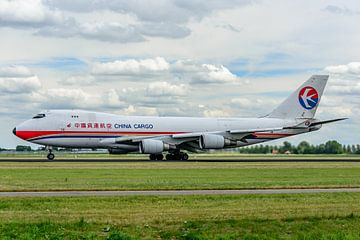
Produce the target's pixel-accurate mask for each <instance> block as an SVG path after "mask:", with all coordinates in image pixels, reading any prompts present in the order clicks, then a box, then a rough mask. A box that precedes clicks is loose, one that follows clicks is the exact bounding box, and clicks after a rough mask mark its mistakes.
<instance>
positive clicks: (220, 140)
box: [199, 134, 236, 149]
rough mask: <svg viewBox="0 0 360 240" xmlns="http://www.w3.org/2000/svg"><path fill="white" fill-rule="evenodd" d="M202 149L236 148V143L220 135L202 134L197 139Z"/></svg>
mask: <svg viewBox="0 0 360 240" xmlns="http://www.w3.org/2000/svg"><path fill="white" fill-rule="evenodd" d="M199 144H200V148H202V149H221V148H224V147H227V146H236V141H233V140H230V139H226V138H224V137H223V136H221V135H215V134H203V135H201V136H200V139H199Z"/></svg>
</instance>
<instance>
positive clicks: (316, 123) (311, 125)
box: [309, 118, 348, 127]
mask: <svg viewBox="0 0 360 240" xmlns="http://www.w3.org/2000/svg"><path fill="white" fill-rule="evenodd" d="M346 119H348V118H337V119H331V120H325V121H320V122H313V123H311V124H310V126H309V127H313V126H316V125H321V124H327V123H332V122H337V121H342V120H346Z"/></svg>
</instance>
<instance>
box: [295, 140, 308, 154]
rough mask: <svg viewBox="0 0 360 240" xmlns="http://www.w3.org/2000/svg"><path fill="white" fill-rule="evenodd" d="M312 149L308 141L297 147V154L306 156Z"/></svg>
mask: <svg viewBox="0 0 360 240" xmlns="http://www.w3.org/2000/svg"><path fill="white" fill-rule="evenodd" d="M310 148H311V146H310V144H309V143H308V142H307V141H302V142H301V143H299V145H298V146H297V152H298V153H299V154H305V153H308V152H309V149H310Z"/></svg>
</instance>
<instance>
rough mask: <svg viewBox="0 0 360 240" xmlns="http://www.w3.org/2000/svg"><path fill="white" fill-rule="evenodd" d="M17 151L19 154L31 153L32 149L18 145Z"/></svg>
mask: <svg viewBox="0 0 360 240" xmlns="http://www.w3.org/2000/svg"><path fill="white" fill-rule="evenodd" d="M16 151H17V152H30V151H31V147H30V146H24V145H17V146H16Z"/></svg>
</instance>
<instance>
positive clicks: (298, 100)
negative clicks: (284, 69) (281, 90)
mask: <svg viewBox="0 0 360 240" xmlns="http://www.w3.org/2000/svg"><path fill="white" fill-rule="evenodd" d="M328 78H329V75H313V76H311V77H310V79H309V80H307V81H306V82H304V83H303V84H302V85H301V86H300V87H299V88H298V89H297V90H296V91H295V92H293V93H292V94H291V95H290V96H289V97H288V98H287V99H286V100H285V101H284V102H282V103H281V104H280V105H279V106H278V107H277V108H275V109H274V110H273V111H272V112H271V113H270V114H269V115H267V117H269V118H284V119H291V118H314V115H315V113H316V109H317V107H318V105H319V103H320V98H321V95H322V94H323V91H324V88H325V85H326V82H327V80H328Z"/></svg>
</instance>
